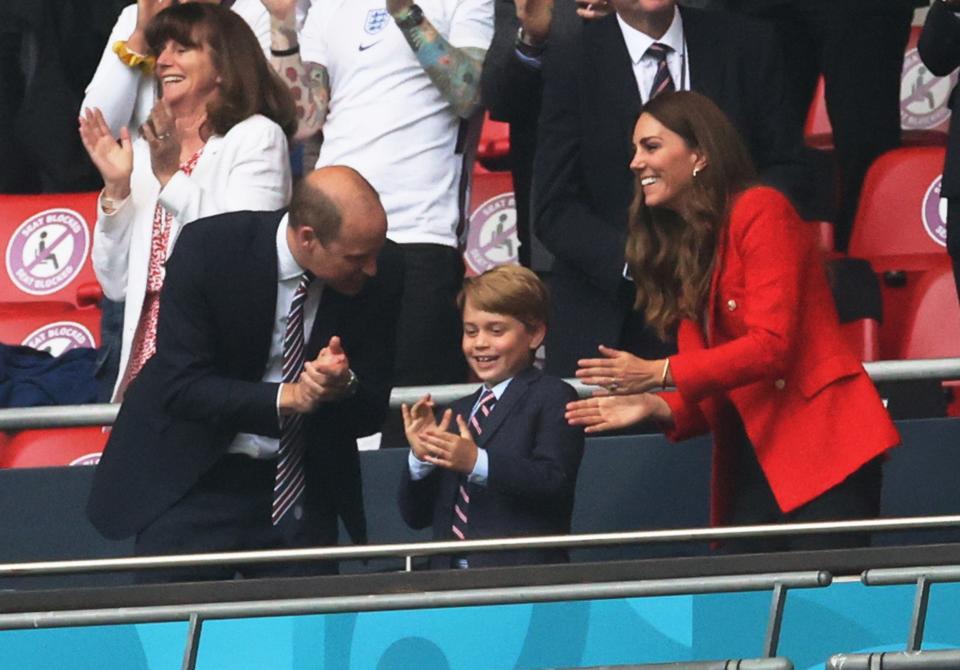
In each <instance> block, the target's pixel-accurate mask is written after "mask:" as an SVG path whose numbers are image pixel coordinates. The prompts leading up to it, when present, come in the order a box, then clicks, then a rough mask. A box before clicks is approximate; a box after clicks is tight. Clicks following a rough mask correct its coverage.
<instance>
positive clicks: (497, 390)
mask: <svg viewBox="0 0 960 670" xmlns="http://www.w3.org/2000/svg"><path fill="white" fill-rule="evenodd" d="M512 381H513V377H508V378H507V379H504V380H503V381H502V382H500V383H499V384H497V385H496V386H494V387H493V388H491V387H489V386H487V385H486V384H484V385H483V389H488V388H489V389H490V390H491V391H493V395H494V396H495V397H496V399H497V400H500V398H502V397H503V392H504V391H506V390H507V387H508V386H510V382H512ZM483 389H481V392H480V395H483Z"/></svg>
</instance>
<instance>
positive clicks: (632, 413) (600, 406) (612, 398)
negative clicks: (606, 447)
mask: <svg viewBox="0 0 960 670" xmlns="http://www.w3.org/2000/svg"><path fill="white" fill-rule="evenodd" d="M564 416H565V417H566V419H567V423H569V424H570V425H571V426H584V432H587V433H600V432H603V431H605V430H617V429H619V428H626V427H627V426H632V425H633V424H635V423H640V422H641V421H645V420H647V419H653V420H655V421H659V422H661V423H667V424H669V423H672V421H673V412H671V411H670V406H669V405H668V404H667V403H666V401H665V400H664V399H663V398H661V397H660V396H658V395H656V394H653V393H637V394H634V395H611V394H609V393H605V392H602V391H601V392H600V394H599V395H595V396H593V397H592V398H584V399H583V400H575V401H573V402H570V403H567V411H566V413H565V414H564Z"/></svg>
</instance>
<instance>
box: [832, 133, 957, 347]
mask: <svg viewBox="0 0 960 670" xmlns="http://www.w3.org/2000/svg"><path fill="white" fill-rule="evenodd" d="M943 157H944V150H943V149H942V148H939V147H915V148H904V149H896V150H894V151H890V152H888V153H886V154H884V155H883V156H881V157H880V158H878V159H877V161H876V162H875V163H874V164H873V165H872V166H871V167H870V170H869V171H868V172H867V177H866V179H865V180H864V186H863V194H862V195H861V198H860V207H859V209H858V210H857V216H856V219H855V221H854V224H853V233H852V236H851V239H850V247H849V252H850V255H851V256H853V257H858V258H865V259H867V260H868V261H870V263H871V265H872V266H873V269H874V271H875V272H876V273H877V274H878V275H879V277H880V280H881V292H882V296H883V315H884V321H883V324H882V325H881V328H880V354H881V357H882V358H884V359H898V358H901V357H902V356H904V355H905V353H904V352H905V351H906V349H905V347H906V341H907V338H908V337H910V332H911V329H912V328H913V326H912V325H911V320H912V319H914V318H915V316H914V314H915V311H916V309H917V305H918V304H919V302H918V301H920V300H922V299H923V295H924V293H925V291H926V290H927V289H926V282H927V281H929V279H926V278H925V275H926V274H927V273H929V272H941V270H942V268H943V267H945V266H949V258H948V256H947V253H946V246H945V245H946V229H945V227H944V225H945V208H944V206H943V202H942V201H941V199H940V172H941V170H942V168H943ZM954 303H955V305H954V306H956V297H954Z"/></svg>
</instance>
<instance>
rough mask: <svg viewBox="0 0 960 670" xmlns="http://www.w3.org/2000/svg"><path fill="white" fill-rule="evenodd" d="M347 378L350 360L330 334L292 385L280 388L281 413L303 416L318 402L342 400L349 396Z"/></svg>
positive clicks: (348, 380) (348, 379)
mask: <svg viewBox="0 0 960 670" xmlns="http://www.w3.org/2000/svg"><path fill="white" fill-rule="evenodd" d="M350 377H351V375H350V360H349V359H348V358H347V354H346V353H345V352H344V351H343V346H342V345H341V343H340V338H339V337H337V336H336V335H334V336H333V337H331V338H330V343H329V344H327V346H325V347H324V348H323V349H321V350H320V353H319V354H317V357H316V358H315V359H314V360H312V361H307V362H306V363H305V364H304V366H303V372H301V373H300V378H299V379H298V380H297V381H296V382H294V383H292V384H284V385H283V387H282V389H281V391H280V412H281V414H293V413H299V414H307V413H309V412H312V411H313V410H315V409H316V408H317V406H318V405H319V404H320V403H322V402H331V401H333V400H339V399H341V398H343V397H346V396H347V395H349V393H350Z"/></svg>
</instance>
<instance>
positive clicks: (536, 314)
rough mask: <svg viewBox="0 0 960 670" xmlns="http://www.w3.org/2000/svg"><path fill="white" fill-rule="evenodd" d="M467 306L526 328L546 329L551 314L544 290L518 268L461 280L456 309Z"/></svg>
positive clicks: (533, 276) (531, 275)
mask: <svg viewBox="0 0 960 670" xmlns="http://www.w3.org/2000/svg"><path fill="white" fill-rule="evenodd" d="M467 298H469V299H470V303H471V304H472V305H473V306H474V307H475V308H477V309H480V310H483V311H484V312H492V313H494V314H506V315H507V316H512V317H513V318H515V319H516V320H517V321H519V322H521V323H522V324H523V325H525V326H526V327H527V328H531V329H532V328H536V327H537V326H539V325H546V323H547V317H548V315H549V313H550V296H549V294H548V293H547V287H546V286H545V285H544V283H543V282H542V281H540V278H539V277H538V276H537V275H536V274H534V273H533V271H531V270H529V269H527V268H525V267H521V266H519V265H500V266H498V267H495V268H493V269H492V270H487V271H486V272H484V273H483V274H481V275H479V276H476V277H467V278H466V279H464V280H463V289H462V290H461V291H460V293H459V294H458V295H457V307H458V308H460V312H461V313H463V306H464V305H465V304H466V302H467Z"/></svg>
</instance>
